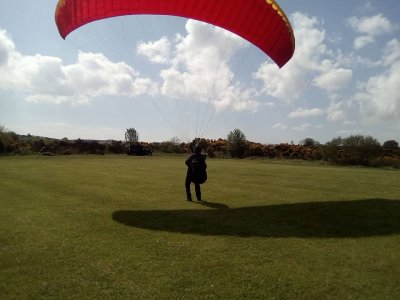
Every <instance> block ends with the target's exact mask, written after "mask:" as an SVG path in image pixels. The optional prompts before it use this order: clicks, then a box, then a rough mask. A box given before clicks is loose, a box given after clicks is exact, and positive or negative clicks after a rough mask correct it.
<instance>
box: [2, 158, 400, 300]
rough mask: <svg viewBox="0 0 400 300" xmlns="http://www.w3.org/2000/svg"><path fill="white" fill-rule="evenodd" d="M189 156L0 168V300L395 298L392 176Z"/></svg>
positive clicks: (397, 264)
mask: <svg viewBox="0 0 400 300" xmlns="http://www.w3.org/2000/svg"><path fill="white" fill-rule="evenodd" d="M184 159H185V157H184V156H153V157H128V156H122V155H121V156H112V155H110V156H107V155H106V156H53V157H34V156H30V157H29V156H28V157H0V204H1V209H0V220H1V221H0V222H1V223H0V226H1V227H0V298H1V299H41V298H52V299H86V298H91V299H399V298H400V284H399V282H400V281H399V280H400V171H393V170H387V169H370V168H345V167H332V166H325V165H321V164H318V163H307V162H300V161H293V162H289V161H271V160H230V159H227V160H219V159H209V160H207V163H208V167H209V168H208V175H209V180H208V181H207V183H206V184H205V185H203V186H202V191H203V198H204V200H205V201H206V202H204V203H197V202H192V203H190V202H187V201H185V200H186V196H185V192H184V177H185V173H186V170H185V165H184Z"/></svg>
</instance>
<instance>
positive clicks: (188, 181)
mask: <svg viewBox="0 0 400 300" xmlns="http://www.w3.org/2000/svg"><path fill="white" fill-rule="evenodd" d="M191 183H192V181H191V180H190V173H189V171H188V172H187V173H186V180H185V188H186V197H187V199H188V200H189V199H190V200H191V199H192V194H191V193H190V184H191ZM194 190H195V191H196V198H197V200H198V201H201V190H200V184H198V183H195V184H194Z"/></svg>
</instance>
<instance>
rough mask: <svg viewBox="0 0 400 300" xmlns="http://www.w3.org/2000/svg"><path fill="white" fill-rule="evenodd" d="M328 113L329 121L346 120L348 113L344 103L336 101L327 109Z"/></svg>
mask: <svg viewBox="0 0 400 300" xmlns="http://www.w3.org/2000/svg"><path fill="white" fill-rule="evenodd" d="M326 114H327V118H328V120H329V121H332V122H338V121H344V119H345V117H346V115H345V112H344V110H343V103H342V102H337V103H336V102H334V101H332V102H331V103H330V104H329V107H328V108H327V110H326Z"/></svg>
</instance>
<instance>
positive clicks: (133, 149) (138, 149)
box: [126, 143, 153, 156]
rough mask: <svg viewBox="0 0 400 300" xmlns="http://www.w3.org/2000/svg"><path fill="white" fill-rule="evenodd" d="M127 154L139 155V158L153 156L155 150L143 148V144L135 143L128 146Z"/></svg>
mask: <svg viewBox="0 0 400 300" xmlns="http://www.w3.org/2000/svg"><path fill="white" fill-rule="evenodd" d="M126 154H128V155H137V156H146V155H153V150H152V149H151V148H150V147H147V146H143V145H142V144H139V143H135V144H130V145H128V146H127V148H126Z"/></svg>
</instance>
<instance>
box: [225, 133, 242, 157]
mask: <svg viewBox="0 0 400 300" xmlns="http://www.w3.org/2000/svg"><path fill="white" fill-rule="evenodd" d="M227 146H228V152H229V153H230V155H231V157H238V158H239V157H242V156H243V154H244V152H245V151H246V136H245V134H244V133H243V132H242V131H241V130H240V129H238V128H236V129H234V130H232V131H231V132H229V134H228V138H227Z"/></svg>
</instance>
